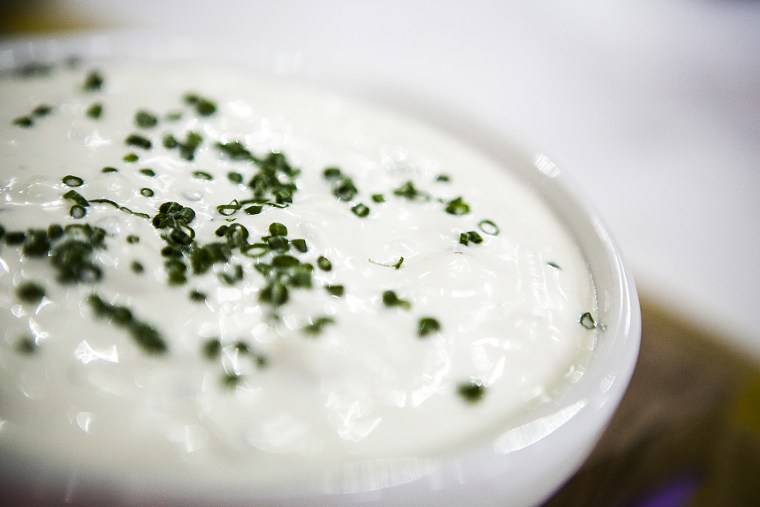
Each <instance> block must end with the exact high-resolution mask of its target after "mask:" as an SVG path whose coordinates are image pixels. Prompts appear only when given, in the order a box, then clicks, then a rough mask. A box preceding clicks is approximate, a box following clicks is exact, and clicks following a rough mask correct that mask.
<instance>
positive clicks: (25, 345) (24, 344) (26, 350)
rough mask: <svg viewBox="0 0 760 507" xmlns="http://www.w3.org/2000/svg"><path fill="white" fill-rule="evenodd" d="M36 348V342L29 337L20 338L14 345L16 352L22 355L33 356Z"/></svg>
mask: <svg viewBox="0 0 760 507" xmlns="http://www.w3.org/2000/svg"><path fill="white" fill-rule="evenodd" d="M37 347H38V345H37V342H36V341H35V340H34V338H32V337H31V336H22V337H21V338H19V340H18V342H17V343H16V350H17V351H18V352H20V353H22V354H34V353H35V352H37Z"/></svg>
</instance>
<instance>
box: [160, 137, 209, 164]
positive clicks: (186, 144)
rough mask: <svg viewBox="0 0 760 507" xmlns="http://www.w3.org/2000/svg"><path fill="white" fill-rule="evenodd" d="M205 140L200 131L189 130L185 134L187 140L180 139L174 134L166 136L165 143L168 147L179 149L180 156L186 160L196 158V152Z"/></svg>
mask: <svg viewBox="0 0 760 507" xmlns="http://www.w3.org/2000/svg"><path fill="white" fill-rule="evenodd" d="M202 142H203V137H202V136H201V135H200V134H199V133H198V132H193V131H191V132H188V133H187V134H185V140H184V141H179V140H178V139H177V138H176V137H174V136H173V135H172V134H167V135H166V136H164V140H163V144H164V147H165V148H167V149H170V150H172V149H175V148H176V149H178V150H179V156H180V157H182V158H183V159H185V160H194V159H195V152H196V150H197V149H198V147H199V146H200V145H201V143H202Z"/></svg>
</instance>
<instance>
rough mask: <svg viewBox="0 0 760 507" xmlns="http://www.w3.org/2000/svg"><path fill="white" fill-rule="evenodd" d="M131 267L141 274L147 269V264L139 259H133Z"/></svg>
mask: <svg viewBox="0 0 760 507" xmlns="http://www.w3.org/2000/svg"><path fill="white" fill-rule="evenodd" d="M129 267H130V268H131V269H132V271H133V272H135V273H137V274H140V273H142V272H143V271H145V266H143V265H142V263H140V262H138V261H132V263H131V264H130V265H129Z"/></svg>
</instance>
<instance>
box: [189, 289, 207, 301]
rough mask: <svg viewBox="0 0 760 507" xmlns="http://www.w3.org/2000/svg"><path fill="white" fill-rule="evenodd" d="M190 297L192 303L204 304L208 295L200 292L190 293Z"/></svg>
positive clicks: (193, 291)
mask: <svg viewBox="0 0 760 507" xmlns="http://www.w3.org/2000/svg"><path fill="white" fill-rule="evenodd" d="M188 296H189V297H190V301H195V302H196V303H202V302H204V301H206V294H205V293H203V292H201V291H198V290H192V291H190V294H189V295H188Z"/></svg>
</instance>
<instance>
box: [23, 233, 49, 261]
mask: <svg viewBox="0 0 760 507" xmlns="http://www.w3.org/2000/svg"><path fill="white" fill-rule="evenodd" d="M50 245H51V243H50V237H49V235H48V233H47V231H45V230H44V229H29V230H28V231H27V233H26V235H25V236H24V246H23V247H22V248H21V251H22V252H23V253H24V255H28V256H30V257H44V256H46V255H47V254H48V252H49V251H50Z"/></svg>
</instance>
